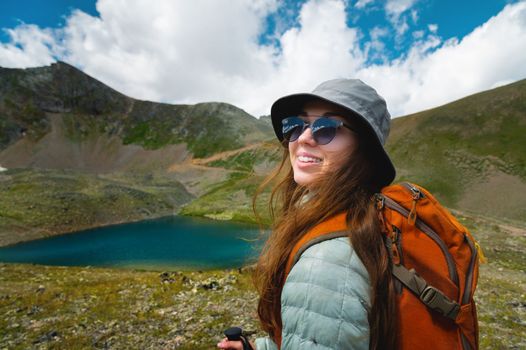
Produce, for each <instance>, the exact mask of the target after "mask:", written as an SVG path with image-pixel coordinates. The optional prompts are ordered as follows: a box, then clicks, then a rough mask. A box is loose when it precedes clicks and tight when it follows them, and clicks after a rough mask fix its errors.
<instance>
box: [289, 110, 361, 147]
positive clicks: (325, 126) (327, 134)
mask: <svg viewBox="0 0 526 350" xmlns="http://www.w3.org/2000/svg"><path fill="white" fill-rule="evenodd" d="M281 124H282V125H283V129H282V130H281V133H282V135H283V139H285V140H286V141H288V142H294V141H296V140H297V139H298V138H299V137H300V135H301V134H303V132H304V131H305V129H307V128H308V127H310V128H311V131H312V137H313V138H314V140H315V141H316V143H317V144H318V145H326V144H328V143H329V142H331V141H332V140H333V139H334V137H335V136H336V131H337V130H338V129H339V128H340V127H342V126H344V127H346V128H347V129H349V130H352V131H354V132H355V130H353V129H352V128H351V127H350V126H349V125H347V124H345V123H344V122H342V121H341V120H336V119H329V118H327V117H321V118H318V119H316V120H315V121H313V122H312V123H307V122H306V121H304V120H303V119H301V118H300V117H287V118H285V119H283V120H282V121H281Z"/></svg>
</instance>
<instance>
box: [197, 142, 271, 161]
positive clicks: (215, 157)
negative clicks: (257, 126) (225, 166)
mask: <svg viewBox="0 0 526 350" xmlns="http://www.w3.org/2000/svg"><path fill="white" fill-rule="evenodd" d="M261 145H262V142H258V143H253V144H250V145H248V146H245V147H241V148H238V149H235V150H232V151H225V152H220V153H216V154H214V155H213V156H211V157H208V158H196V159H192V164H194V165H206V164H208V163H211V162H214V161H216V160H223V159H226V158H229V157H231V156H234V155H236V154H239V153H243V152H245V151H248V150H251V149H254V148H258V147H260V146H261Z"/></svg>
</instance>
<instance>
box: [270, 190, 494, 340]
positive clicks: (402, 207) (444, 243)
mask: <svg viewBox="0 0 526 350" xmlns="http://www.w3.org/2000/svg"><path fill="white" fill-rule="evenodd" d="M376 203H377V208H378V210H379V217H380V220H381V221H382V223H383V226H384V233H385V234H386V245H387V246H388V250H389V251H390V252H391V254H390V255H391V260H392V263H393V275H394V277H395V279H394V281H395V286H396V287H397V288H396V289H397V291H398V297H397V299H398V300H397V301H398V303H397V306H398V315H399V324H398V332H399V334H398V343H399V348H400V349H411V350H414V349H433V350H442V349H444V350H446V349H447V350H452V349H463V350H466V349H470V350H471V349H478V323H477V311H476V307H475V302H474V300H473V294H474V292H475V287H476V285H477V279H478V262H479V261H478V260H479V259H478V258H477V256H478V252H479V250H480V247H479V246H478V244H477V243H476V242H475V240H474V239H473V237H472V236H471V234H470V233H469V232H468V230H467V229H466V228H465V227H464V226H462V225H461V224H460V223H459V222H458V221H457V220H456V219H455V218H454V217H453V216H452V215H451V214H450V213H449V211H447V210H446V209H445V208H444V207H442V206H441V205H440V204H439V203H438V201H437V200H436V199H435V198H434V197H433V196H432V195H431V194H430V193H429V192H428V191H427V190H425V189H424V188H422V187H419V186H416V185H412V184H409V183H401V184H396V185H391V186H388V187H385V188H384V189H383V190H382V193H379V194H377V196H376ZM346 229H347V223H346V215H345V213H343V214H340V215H337V216H335V217H333V218H332V219H329V220H327V221H326V222H323V223H321V224H320V225H318V226H316V227H314V228H313V229H311V230H310V231H309V232H307V234H306V235H304V237H302V239H301V240H300V241H299V242H298V243H297V244H296V245H295V247H294V248H293V250H292V252H291V254H290V256H289V261H288V264H287V267H286V271H285V273H286V275H288V273H289V272H290V270H291V269H292V266H293V265H294V263H295V262H296V261H297V260H298V259H299V257H300V255H301V253H302V252H304V251H305V250H306V249H307V248H308V247H310V246H312V245H313V244H316V243H319V242H320V241H323V240H326V239H331V238H334V237H339V236H345V235H347V230H346ZM480 256H481V260H482V259H483V258H484V257H483V255H482V254H481V255H480ZM278 338H279V336H278Z"/></svg>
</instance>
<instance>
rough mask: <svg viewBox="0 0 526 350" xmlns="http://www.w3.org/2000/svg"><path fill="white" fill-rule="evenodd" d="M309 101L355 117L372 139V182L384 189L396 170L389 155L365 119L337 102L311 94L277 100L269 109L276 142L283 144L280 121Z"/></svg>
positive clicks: (392, 178)
mask: <svg viewBox="0 0 526 350" xmlns="http://www.w3.org/2000/svg"><path fill="white" fill-rule="evenodd" d="M311 100H322V101H326V102H328V103H331V104H334V105H336V106H339V107H341V108H343V109H345V110H348V111H349V112H350V113H351V114H352V115H353V116H356V117H357V121H358V122H359V123H360V126H361V128H362V130H364V131H366V133H367V137H370V138H372V141H373V142H372V143H371V145H373V147H374V148H375V150H374V152H373V154H375V158H376V162H375V164H376V166H377V173H376V174H375V179H374V181H375V182H377V183H378V184H379V185H380V186H382V187H384V186H387V185H389V184H390V183H392V182H393V180H394V179H395V177H396V170H395V167H394V165H393V162H392V161H391V159H390V158H389V155H388V154H387V152H386V151H385V149H384V147H383V146H382V143H381V141H380V139H379V138H378V136H377V134H376V133H375V132H374V130H373V128H372V127H371V126H370V125H369V123H368V122H367V120H366V118H365V117H364V116H362V115H361V114H360V113H359V112H357V111H355V110H353V109H351V108H349V107H347V106H344V105H342V104H339V103H337V102H334V101H331V100H329V99H327V98H325V97H323V96H319V95H316V94H312V93H299V94H292V95H287V96H284V97H281V98H279V99H278V100H276V102H274V103H273V104H272V107H271V109H270V118H271V121H272V127H273V128H274V133H275V134H276V137H277V138H278V140H279V141H280V142H281V143H283V134H282V125H281V121H282V120H283V119H284V118H286V117H288V116H291V115H294V114H297V113H299V112H301V110H300V109H301V108H302V107H303V106H304V105H305V103H307V102H308V101H311Z"/></svg>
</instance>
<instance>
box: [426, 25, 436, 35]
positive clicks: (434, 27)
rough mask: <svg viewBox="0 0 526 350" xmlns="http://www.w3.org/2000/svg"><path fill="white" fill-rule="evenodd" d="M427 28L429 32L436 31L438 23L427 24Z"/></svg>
mask: <svg viewBox="0 0 526 350" xmlns="http://www.w3.org/2000/svg"><path fill="white" fill-rule="evenodd" d="M427 29H429V31H430V32H431V33H436V32H437V30H438V24H428V25H427Z"/></svg>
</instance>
